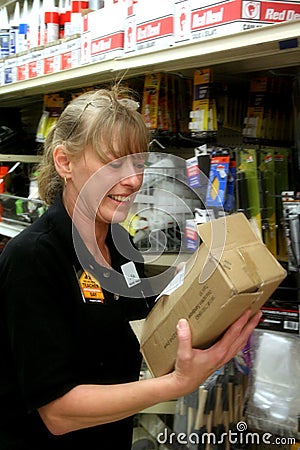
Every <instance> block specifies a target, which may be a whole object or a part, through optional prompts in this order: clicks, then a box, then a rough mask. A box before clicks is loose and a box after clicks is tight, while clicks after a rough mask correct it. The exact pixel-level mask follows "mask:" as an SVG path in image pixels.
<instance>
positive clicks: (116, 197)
mask: <svg viewBox="0 0 300 450" xmlns="http://www.w3.org/2000/svg"><path fill="white" fill-rule="evenodd" d="M108 197H109V198H111V199H112V200H114V201H116V202H119V203H129V202H130V197H129V196H127V197H126V196H125V195H108Z"/></svg>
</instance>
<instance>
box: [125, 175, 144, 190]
mask: <svg viewBox="0 0 300 450" xmlns="http://www.w3.org/2000/svg"><path fill="white" fill-rule="evenodd" d="M142 183H143V174H142V173H135V174H131V175H125V176H124V177H123V178H122V180H121V181H120V184H121V185H122V186H127V187H130V188H131V189H132V190H133V191H138V190H139V189H140V187H141V185H142Z"/></svg>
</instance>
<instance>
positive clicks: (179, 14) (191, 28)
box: [174, 0, 300, 44]
mask: <svg viewBox="0 0 300 450" xmlns="http://www.w3.org/2000/svg"><path fill="white" fill-rule="evenodd" d="M174 5H175V19H174V21H175V30H174V42H175V44H181V43H187V42H190V41H194V42H197V41H200V40H206V39H211V38H214V37H220V36H226V35H230V34H234V33H239V32H242V31H244V30H249V29H252V28H257V27H261V26H265V25H269V24H274V23H279V22H285V21H290V20H297V19H299V14H300V2H299V1H297V0H295V1H293V0H291V1H268V0H261V1H251V2H250V1H248V0H219V1H218V0H217V1H215V0H205V1H204V2H199V0H183V1H179V0H178V1H175V3H174Z"/></svg>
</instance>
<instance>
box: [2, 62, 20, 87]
mask: <svg viewBox="0 0 300 450" xmlns="http://www.w3.org/2000/svg"><path fill="white" fill-rule="evenodd" d="M16 81H17V58H16V56H9V57H8V58H5V60H4V84H10V83H15V82H16Z"/></svg>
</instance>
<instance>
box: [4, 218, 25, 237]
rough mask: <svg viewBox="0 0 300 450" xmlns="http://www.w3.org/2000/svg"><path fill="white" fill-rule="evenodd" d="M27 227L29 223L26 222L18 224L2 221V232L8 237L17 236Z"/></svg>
mask: <svg viewBox="0 0 300 450" xmlns="http://www.w3.org/2000/svg"><path fill="white" fill-rule="evenodd" d="M26 227H27V225H25V224H24V225H21V224H20V225H18V224H14V223H8V222H5V221H2V222H0V234H2V235H3V236H7V237H15V236H17V235H18V234H19V233H21V231H23V230H25V228H26Z"/></svg>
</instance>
